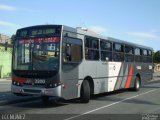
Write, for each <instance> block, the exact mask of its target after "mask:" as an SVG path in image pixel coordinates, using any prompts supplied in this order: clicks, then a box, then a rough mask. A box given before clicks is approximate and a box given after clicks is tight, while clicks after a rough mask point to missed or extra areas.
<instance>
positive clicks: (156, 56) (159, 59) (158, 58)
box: [153, 51, 160, 63]
mask: <svg viewBox="0 0 160 120" xmlns="http://www.w3.org/2000/svg"><path fill="white" fill-rule="evenodd" d="M153 62H154V63H160V51H157V52H155V53H153Z"/></svg>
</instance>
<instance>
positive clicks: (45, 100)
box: [41, 96, 49, 103]
mask: <svg viewBox="0 0 160 120" xmlns="http://www.w3.org/2000/svg"><path fill="white" fill-rule="evenodd" d="M41 100H42V102H43V103H47V102H48V101H49V96H41Z"/></svg>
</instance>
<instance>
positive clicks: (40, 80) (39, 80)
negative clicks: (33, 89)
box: [34, 79, 45, 84]
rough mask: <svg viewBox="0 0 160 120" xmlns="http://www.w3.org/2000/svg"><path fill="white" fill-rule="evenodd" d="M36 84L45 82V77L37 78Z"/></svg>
mask: <svg viewBox="0 0 160 120" xmlns="http://www.w3.org/2000/svg"><path fill="white" fill-rule="evenodd" d="M34 83H35V84H45V80H44V79H35V82H34Z"/></svg>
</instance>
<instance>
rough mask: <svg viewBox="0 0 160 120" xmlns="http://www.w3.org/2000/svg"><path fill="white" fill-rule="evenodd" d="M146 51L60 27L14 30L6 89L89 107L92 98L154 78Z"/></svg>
mask: <svg viewBox="0 0 160 120" xmlns="http://www.w3.org/2000/svg"><path fill="white" fill-rule="evenodd" d="M152 52H153V49H152V48H151V47H147V46H143V45H138V44H134V43H131V42H127V41H123V40H119V39H115V38H111V37H106V36H103V35H100V34H96V33H95V32H92V31H90V30H87V29H82V28H72V27H68V26H64V25H36V26H31V27H26V28H22V29H18V30H17V32H16V37H15V41H14V47H13V58H12V59H13V60H12V85H11V91H12V92H13V93H14V94H16V95H40V96H41V99H42V101H44V102H47V101H48V100H49V98H50V97H55V98H63V99H66V100H68V99H74V98H79V99H80V101H81V102H82V103H88V102H89V100H90V96H91V95H95V94H100V93H106V92H112V91H115V90H119V89H130V90H134V91H138V90H139V89H140V87H141V85H142V84H144V83H146V82H148V81H149V80H151V79H152V77H153V63H152Z"/></svg>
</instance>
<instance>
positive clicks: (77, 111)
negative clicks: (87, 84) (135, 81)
mask: <svg viewBox="0 0 160 120" xmlns="http://www.w3.org/2000/svg"><path fill="white" fill-rule="evenodd" d="M10 83H11V82H10V81H0V113H1V114H2V115H1V118H0V119H2V118H3V119H5V118H6V116H5V115H10V114H11V115H22V116H23V115H24V116H25V119H37V120H38V119H56V120H57V119H59V120H61V119H65V120H72V119H73V120H77V119H78V120H81V119H86V120H96V119H99V120H100V119H109V120H115V119H119V120H125V119H126V120H130V119H131V120H132V119H133V120H142V119H143V118H150V117H153V118H156V119H155V120H159V119H160V79H159V78H156V79H154V81H152V82H150V83H148V84H147V85H144V86H142V88H141V90H140V91H138V92H132V91H128V90H120V91H116V92H112V93H105V94H100V95H96V96H94V97H92V99H91V101H90V103H88V104H82V103H79V100H68V101H64V100H63V101H59V102H55V101H54V100H53V99H51V100H50V101H49V103H47V104H43V103H42V102H41V100H40V99H39V96H36V97H17V96H15V95H13V94H12V93H10ZM158 115H159V116H158ZM12 117H13V116H12ZM143 120H145V119H143ZM148 120H150V119H148Z"/></svg>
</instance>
